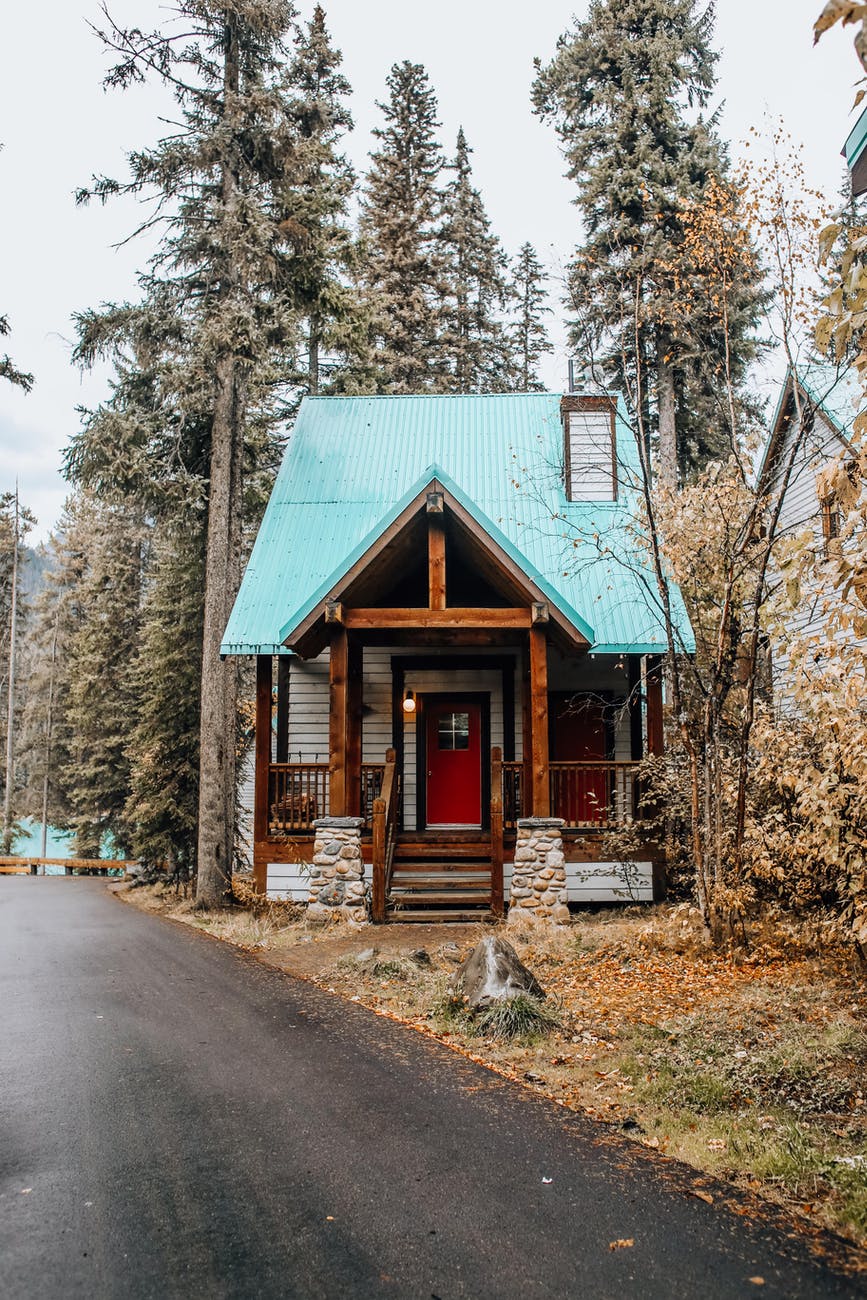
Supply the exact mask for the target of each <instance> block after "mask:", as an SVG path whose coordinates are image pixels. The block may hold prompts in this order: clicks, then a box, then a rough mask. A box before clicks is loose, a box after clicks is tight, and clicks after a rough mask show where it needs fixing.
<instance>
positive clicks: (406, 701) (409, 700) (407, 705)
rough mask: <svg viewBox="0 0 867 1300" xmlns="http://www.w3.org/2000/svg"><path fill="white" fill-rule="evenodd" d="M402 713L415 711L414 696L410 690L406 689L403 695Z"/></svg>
mask: <svg viewBox="0 0 867 1300" xmlns="http://www.w3.org/2000/svg"><path fill="white" fill-rule="evenodd" d="M403 711H404V713H415V696H414V695H413V693H412V691H410V690H407V691H406V693H405V695H404V697H403Z"/></svg>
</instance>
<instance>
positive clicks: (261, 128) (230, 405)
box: [70, 0, 298, 905]
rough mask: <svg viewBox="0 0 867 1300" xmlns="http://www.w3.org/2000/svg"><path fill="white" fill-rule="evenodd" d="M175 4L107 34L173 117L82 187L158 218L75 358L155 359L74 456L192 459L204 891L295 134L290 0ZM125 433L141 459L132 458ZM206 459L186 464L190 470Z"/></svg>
mask: <svg viewBox="0 0 867 1300" xmlns="http://www.w3.org/2000/svg"><path fill="white" fill-rule="evenodd" d="M176 12H177V13H178V14H179V15H180V16H181V17H182V18H183V20H184V21H183V23H182V24H181V28H182V34H181V35H178V36H174V35H166V34H165V33H163V32H160V31H156V32H151V33H142V32H141V31H139V30H138V29H130V30H128V31H124V30H122V29H119V28H117V27H111V28H110V29H109V30H108V31H107V32H105V33H103V39H104V40H105V41H106V43H107V44H108V45H109V47H110V48H111V49H112V50H114V51H115V52H116V53H117V54H119V56H120V61H119V62H118V63H117V64H116V66H115V67H114V68H113V69H112V71H111V72H110V73H109V76H108V79H107V81H108V84H110V85H117V86H120V87H124V86H127V85H129V84H130V83H131V82H135V81H141V80H144V79H145V78H147V77H148V76H150V75H156V76H157V77H159V78H161V79H163V81H164V82H165V83H166V84H167V85H168V86H169V87H170V88H171V89H172V92H173V93H174V95H175V98H176V100H177V102H178V107H179V112H180V116H181V126H180V128H179V129H178V130H177V131H175V132H174V133H173V134H172V135H171V136H168V137H166V138H165V139H163V140H161V141H160V142H159V143H158V144H157V145H156V146H154V147H153V148H151V149H144V150H141V151H138V152H136V153H134V154H132V155H130V159H129V161H130V166H131V177H130V179H129V180H128V181H127V182H125V183H123V184H119V183H117V182H115V181H111V180H105V179H103V180H100V181H97V183H96V184H95V186H94V187H93V188H92V190H91V191H90V193H91V194H96V195H97V196H98V197H101V198H105V197H107V196H109V195H111V194H114V193H118V192H121V193H133V194H136V195H141V196H152V197H153V198H154V200H155V202H156V206H157V214H158V216H159V218H160V219H163V220H164V221H165V224H166V233H165V236H164V238H163V241H162V243H161V246H160V249H159V251H158V253H157V254H156V256H155V258H154V259H153V262H152V267H151V271H150V273H149V274H148V275H146V276H143V277H142V286H143V291H144V300H143V303H142V304H140V305H139V306H137V307H134V308H124V307H120V308H117V309H113V310H111V311H109V312H106V313H102V314H100V315H97V316H93V317H89V318H87V319H84V320H83V321H82V344H81V348H80V356H81V358H82V360H84V361H87V360H88V359H89V358H92V357H93V356H94V355H97V354H98V353H99V352H100V350H102V351H109V352H110V353H111V354H112V355H113V356H114V357H115V359H117V358H118V354H119V353H120V354H122V353H123V350H124V348H125V347H126V346H128V343H129V340H130V336H131V335H132V336H133V337H134V340H135V344H136V347H137V350H138V352H139V353H140V354H143V355H144V356H146V357H147V356H148V355H150V357H151V368H152V369H153V370H154V372H155V374H156V377H157V379H156V389H157V392H156V396H155V400H154V403H153V405H152V406H151V407H149V406H148V401H145V402H143V403H137V404H136V406H135V407H134V409H133V410H132V411H131V412H130V411H127V410H126V409H124V407H123V406H122V405H120V404H119V403H118V402H117V401H114V402H113V403H112V404H111V409H110V411H108V412H106V413H105V418H99V419H97V420H96V421H95V422H92V424H93V426H94V427H91V428H90V429H88V430H86V431H85V434H84V435H83V437H82V440H81V443H83V444H87V443H88V441H89V437H88V435H90V434H94V435H95V436H96V441H97V446H96V447H95V448H94V447H93V446H87V445H79V446H78V447H77V448H74V449H73V452H72V455H71V458H70V464H71V466H72V468H73V469H74V468H75V467H76V466H78V467H79V468H80V469H81V471H82V473H83V472H84V470H85V467H87V466H89V467H90V468H91V469H93V468H94V467H98V468H99V469H100V472H101V473H102V475H103V479H104V480H106V481H108V483H109V486H110V488H111V489H112V490H113V489H115V488H116V487H117V485H118V484H119V483H121V482H123V481H124V480H126V481H127V482H129V481H130V480H131V479H132V478H134V477H135V475H136V473H137V472H139V473H141V472H143V469H144V467H143V461H144V462H146V461H148V460H149V461H151V462H152V464H151V466H149V468H154V467H155V466H154V465H153V462H155V461H156V460H157V459H158V453H159V452H160V451H165V452H167V453H168V459H167V461H165V462H164V463H163V464H162V465H161V466H160V467H159V473H161V474H162V475H163V476H165V477H169V478H171V475H172V468H173V466H179V467H181V468H182V470H183V473H184V475H186V474H187V473H191V477H190V479H189V480H188V487H189V489H190V490H189V493H188V497H187V500H186V503H185V504H186V508H187V509H190V510H196V508H199V510H200V511H201V515H202V517H203V519H204V526H205V555H204V612H203V636H202V642H201V645H202V659H201V666H200V676H199V680H200V709H201V744H200V773H199V817H198V849H197V868H198V886H197V895H198V898H199V901H200V902H202V903H203V904H205V905H213V904H215V903H217V902H218V901H219V900H220V898H221V897H222V895H223V894H224V892H225V890H226V888H227V886H228V883H229V875H230V872H231V864H232V832H233V820H234V818H233V814H234V800H235V771H234V767H235V764H234V758H235V717H236V702H237V682H238V678H237V668H236V665H235V663H234V662H233V661H231V660H228V661H226V662H222V661H221V659H220V654H219V646H220V639H221V636H222V632H223V629H224V627H225V625H226V621H227V618H228V614H229V610H230V608H231V604H232V601H233V599H234V595H235V592H236V591H237V587H238V583H239V579H240V563H241V553H242V546H243V537H242V507H243V500H244V492H243V482H242V480H243V474H244V471H245V470H246V469H247V468H249V467H250V462H251V461H252V462H253V463H254V464H255V462H256V459H257V457H258V456H259V454H260V453H261V452H263V451H264V453H265V455H266V456H267V455H268V454H269V440H268V436H267V435H268V422H267V419H260V418H259V417H260V416H262V415H263V412H264V411H265V409H266V408H267V407H268V404H269V401H270V400H271V399H272V398H273V395H274V387H275V385H277V384H279V379H280V358H281V357H284V356H287V355H290V356H291V354H292V352H293V351H294V348H295V344H296V342H297V334H296V331H295V315H294V298H293V291H292V289H293V287H292V286H291V285H290V284H287V283H286V281H285V279H284V278H283V277H284V273H285V271H286V268H287V265H289V264H290V263H291V259H287V256H286V253H287V245H288V243H289V237H288V232H287V228H286V226H285V218H286V208H285V203H284V201H283V200H284V199H285V195H286V191H287V185H288V184H290V183H291V179H290V178H291V168H292V161H293V157H294V151H295V149H296V146H297V144H298V140H297V138H296V136H295V135H294V133H293V128H292V117H291V114H290V113H289V112H288V111H287V101H286V95H285V89H284V87H283V85H282V84H281V78H282V73H281V68H282V65H283V63H284V62H285V55H286V49H285V45H284V41H285V39H286V37H287V34H289V32H290V27H291V24H292V22H293V20H294V17H295V11H294V7H293V6H292V4H291V3H289V2H288V0H232V3H229V0H223V2H221V0H181V2H180V3H179V5H178V6H177V11H176ZM173 26H175V27H176V25H175V24H173ZM88 196H89V195H88V194H87V193H84V194H83V195H82V197H88ZM149 327H150V329H151V330H152V337H150V338H149V336H148V329H149ZM164 407H168V408H170V409H171V419H170V423H169V428H170V430H174V431H176V432H177V434H178V435H179V442H180V444H181V446H179V447H176V448H174V449H173V448H172V447H171V437H170V436H167V435H166V433H165V432H164V430H163V428H162V427H161V424H160V421H159V418H158V412H159V410H160V409H161V408H164ZM112 424H114V425H116V427H117V430H118V432H120V431H121V430H122V431H123V432H124V433H125V436H126V443H125V446H124V450H123V452H120V453H117V452H116V453H115V454H114V455H112V452H111V448H110V447H109V446H108V445H107V442H106V437H105V434H106V430H107V429H108V428H109V427H110V426H111V425H112ZM263 435H264V446H263ZM130 443H131V444H132V446H133V447H134V448H137V449H138V450H139V452H140V456H141V459H139V461H138V462H135V461H134V462H133V464H132V466H131V467H129V468H126V469H125V468H124V466H123V464H122V463H119V462H123V461H124V460H127V459H128V449H129V445H130ZM199 460H200V461H201V462H203V463H202V464H201V468H200V475H201V476H200V477H197V476H196V470H192V471H190V470H189V469H188V467H189V466H190V465H191V464H195V462H197V461H199Z"/></svg>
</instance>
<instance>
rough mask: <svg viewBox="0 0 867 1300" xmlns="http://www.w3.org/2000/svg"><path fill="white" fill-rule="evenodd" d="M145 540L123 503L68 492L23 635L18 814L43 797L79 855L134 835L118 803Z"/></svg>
mask: <svg viewBox="0 0 867 1300" xmlns="http://www.w3.org/2000/svg"><path fill="white" fill-rule="evenodd" d="M145 537H146V530H145V528H144V526H143V524H142V522H141V520H140V519H135V518H133V517H132V516H131V514H130V513H129V512H128V511H127V509H126V508H125V507H124V508H117V507H109V506H107V505H105V504H104V503H103V502H100V501H99V500H97V499H96V498H95V497H93V496H92V495H89V494H86V493H77V494H75V495H73V496H72V497H71V498H70V499H69V500H68V501H67V503H66V506H65V509H64V513H63V516H62V518H61V521H60V526H59V529H58V531H57V533H56V534H55V535H54V536H53V537H52V538H51V541H50V543H49V548H48V570H47V573H46V576H45V581H44V586H43V590H42V592H41V593H40V595H39V597H38V599H37V601H36V606H35V610H34V618H33V620H32V625H31V628H30V629H29V633H28V636H27V639H26V640H27V653H26V660H27V673H26V682H25V696H26V705H25V708H24V714H23V725H22V729H21V746H20V748H21V754H22V760H23V761H22V763H21V767H22V773H23V775H24V777H25V784H24V789H23V790H22V793H21V799H22V810H23V811H25V812H26V813H28V814H29V815H31V816H33V817H35V818H38V819H39V820H41V819H42V815H43V806H44V805H46V812H47V820H48V822H49V823H50V824H51V825H53V826H56V827H58V828H60V829H63V830H69V831H73V832H74V833H75V838H76V852H77V853H78V855H79V856H81V857H98V856H99V855H100V852H101V848H102V845H103V838H104V836H105V834H106V833H109V834H110V835H111V836H112V837H113V839H114V841H115V845H116V847H117V849H118V850H119V851H121V852H126V851H128V849H129V847H130V843H131V838H130V826H129V823H128V821H127V820H126V817H125V811H124V807H125V804H126V801H127V798H128V795H129V757H128V752H127V750H128V742H129V735H130V730H131V727H132V719H133V718H134V716H135V710H136V706H137V699H136V694H135V691H134V689H133V686H132V678H131V668H132V664H133V661H134V658H135V655H136V653H137V645H138V633H139V623H140V616H139V608H140V600H141V579H142V569H143V559H144V552H143V548H144V542H145ZM46 782H47V788H46Z"/></svg>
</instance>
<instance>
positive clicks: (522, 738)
mask: <svg viewBox="0 0 867 1300" xmlns="http://www.w3.org/2000/svg"><path fill="white" fill-rule="evenodd" d="M634 456H635V450H634V442H633V438H632V434H631V432H630V431H629V429H628V428H627V426H626V424H625V420H624V414H623V410H622V408H621V407H620V406H619V405H618V402H617V400H616V399H615V398H614V397H611V396H606V395H590V394H580V393H575V394H570V395H569V396H567V397H563V398H561V397H560V396H559V395H557V394H550V393H532V394H502V395H484V396H480V395H472V396H442V397H440V396H424V397H415V396H395V397H390V396H385V397H312V398H307V399H306V400H305V401H304V402H303V403H302V406H301V409H300V412H299V414H298V418H297V422H296V424H295V427H294V429H293V431H292V435H291V439H290V442H289V446H288V450H287V452H286V457H285V460H284V463H283V465H282V468H281V470H280V473H279V475H278V478H277V481H276V483H275V486H274V490H273V493H272V496H271V499H270V501H269V504H268V507H267V509H266V512H265V516H264V519H263V521H262V525H261V528H260V530H259V534H258V537H257V539H256V542H255V545H254V548H253V551H252V554H251V557H250V561H249V564H248V566H247V569H246V573H245V575H244V579H243V582H242V585H241V589H240V592H239V594H238V598H237V601H236V603H235V606H234V609H233V612H232V615H231V618H230V621H229V624H228V627H227V628H226V633H225V638H224V643H223V646H222V651H223V653H224V654H226V655H249V656H255V659H256V665H257V676H256V740H255V759H256V767H255V791H254V825H253V863H254V878H255V882H256V887H257V889H259V890H260V891H262V892H263V893H264V892H267V894H268V895H269V896H272V897H287V896H288V897H296V898H302V899H305V900H307V901H308V903H309V905H310V907H311V908H312V909H315V910H316V911H317V912H320V913H321V912H323V911H327V909H329V908H332V907H339V908H340V909H341V910H342V911H343V912H344V913H345V914H348V915H352V916H357V917H360V916H361V915H362V914H363V913H364V910H365V908H367V909H368V910H369V911H370V913H371V914H372V916H373V919H374V920H385V919H386V918H388V917H394V918H398V919H406V920H411V919H419V918H422V919H432V918H434V917H436V916H448V917H449V918H451V919H455V918H460V917H472V918H478V917H479V916H480V915H489V914H493V915H499V914H502V913H503V911H504V909H505V908H506V907H507V906H510V908H511V911H512V912H513V913H514V914H521V915H525V916H527V915H532V916H534V917H537V916H541V917H544V918H547V919H548V920H554V921H555V922H556V921H565V920H566V919H568V904H569V903H570V902H579V901H582V900H586V901H596V900H600V901H601V900H607V899H616V898H622V899H629V898H632V899H645V900H646V899H650V898H652V897H653V891H654V871H655V867H656V866H657V865H658V854H657V852H656V850H655V849H654V846H653V845H652V844H650V843H648V844H647V848H646V851H643V852H642V854H641V855H640V859H641V860H640V861H637V862H629V863H622V862H612V861H610V860H608V858H610V854H609V855H608V858H606V853H605V849H604V843H605V841H604V835H605V832H606V831H607V830H608V829H609V828H610V827H611V826H612V825H614V824H615V823H620V822H622V821H623V820H624V819H630V818H638V817H639V816H640V807H639V790H638V766H639V762H640V760H641V758H642V756H643V755H644V754H645V753H647V752H651V753H652V752H659V751H660V750H661V747H662V685H661V675H660V656H661V655H662V654H663V653H664V651H665V636H664V631H663V626H662V620H661V618H660V614H659V610H658V607H657V604H656V601H655V599H654V592H655V588H654V584H653V582H652V580H651V575H650V573H649V570H648V568H647V565H646V561H645V558H644V555H643V552H642V547H641V544H640V541H639V540H638V539H637V538H636V536H635V533H634V519H635V487H634V484H635V470H636V465H635V462H634V459H633V458H634ZM673 596H674V601H675V609H676V610H677V611H678V618H679V620H680V627H681V634H682V637H683V643H684V647H685V648H686V649H689V648H690V636H691V634H690V631H689V627H688V623H687V620H686V616H685V614H684V613H683V609H682V605H681V604H680V600H679V596H678V594H677V593H676V592H675V593H673Z"/></svg>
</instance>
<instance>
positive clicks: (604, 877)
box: [503, 862, 653, 903]
mask: <svg viewBox="0 0 867 1300" xmlns="http://www.w3.org/2000/svg"><path fill="white" fill-rule="evenodd" d="M513 871H514V866H513V864H512V863H511V862H507V863H504V864H503V889H504V892H505V896H506V898H507V899H508V897H509V891H510V889H511V886H512V874H513ZM566 893H567V895H568V897H569V902H570V903H652V902H653V864H652V863H651V862H567V863H566Z"/></svg>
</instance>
